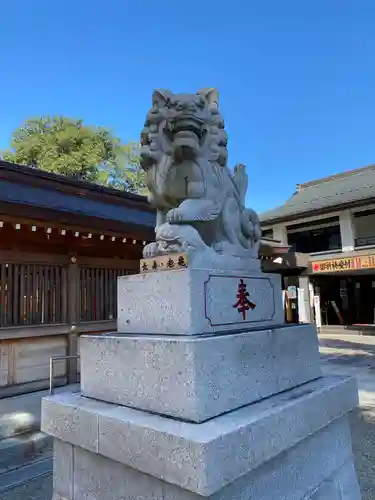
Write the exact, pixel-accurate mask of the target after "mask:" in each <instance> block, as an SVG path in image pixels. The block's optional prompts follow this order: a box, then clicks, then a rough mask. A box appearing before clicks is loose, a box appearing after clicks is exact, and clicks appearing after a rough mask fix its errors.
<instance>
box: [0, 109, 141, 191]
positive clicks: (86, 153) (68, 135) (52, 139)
mask: <svg viewBox="0 0 375 500" xmlns="http://www.w3.org/2000/svg"><path fill="white" fill-rule="evenodd" d="M3 158H4V160H6V161H9V162H12V163H18V164H21V165H28V166H32V167H34V168H37V169H40V170H45V171H47V172H53V173H57V174H62V175H66V176H67V177H70V178H74V179H80V180H86V181H91V182H95V183H98V184H101V185H104V186H110V187H115V188H117V189H125V190H126V191H130V192H140V193H142V194H144V193H145V191H146V187H145V177H144V173H143V171H142V170H141V168H140V166H139V157H138V155H137V147H136V144H135V143H128V144H123V143H122V142H121V141H120V139H118V138H117V137H115V136H114V135H113V134H112V133H111V132H110V131H109V130H107V129H104V128H101V127H92V126H87V125H85V124H84V123H83V121H82V120H74V119H71V118H66V117H63V116H53V117H38V118H33V119H30V120H27V121H26V122H25V123H24V124H23V125H22V126H21V127H20V128H18V129H16V130H15V131H14V132H13V135H12V140H11V148H10V150H9V151H6V152H5V153H4V154H3Z"/></svg>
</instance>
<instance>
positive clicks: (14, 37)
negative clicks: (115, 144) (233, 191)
mask: <svg viewBox="0 0 375 500" xmlns="http://www.w3.org/2000/svg"><path fill="white" fill-rule="evenodd" d="M1 4H2V5H1V20H2V22H1V30H0V61H1V80H0V81H1V92H0V149H2V148H5V147H6V146H7V145H8V143H9V138H10V134H11V132H12V130H13V129H14V128H15V127H17V126H18V125H19V124H20V123H21V122H22V121H23V120H24V119H25V118H28V117H31V116H35V115H41V114H63V115H66V116H71V117H76V118H83V119H84V120H85V122H87V123H88V124H97V125H102V126H106V127H109V128H111V129H113V130H114V132H115V133H116V134H117V135H118V136H119V137H121V138H122V139H123V140H124V141H127V140H134V139H138V135H139V131H140V129H141V128H142V125H143V121H144V117H145V114H146V112H147V109H148V107H149V106H150V100H151V94H152V90H153V89H154V88H155V87H161V88H170V89H171V90H174V91H187V92H189V91H192V92H193V91H196V90H198V89H199V88H201V87H210V86H215V87H217V88H218V89H219V92H220V106H221V110H222V113H223V115H224V118H225V121H226V128H227V132H228V133H229V160H230V165H231V166H233V165H234V164H235V163H237V162H242V163H245V164H246V165H247V168H248V173H249V176H250V185H249V194H248V204H249V205H251V206H253V207H254V208H255V209H257V210H259V211H263V210H265V209H267V208H272V207H273V206H275V205H278V204H281V203H282V202H283V201H284V200H285V199H287V198H288V197H289V196H290V195H291V194H292V192H293V190H294V188H295V186H296V184H297V183H300V182H304V181H308V180H312V179H314V178H317V177H322V176H326V175H330V174H333V173H336V172H340V171H344V170H349V169H352V168H357V167H361V166H364V165H367V164H370V163H373V162H375V131H374V129H375V126H374V119H375V64H374V54H375V36H374V19H375V17H374V16H375V2H374V1H373V0H310V1H301V0H283V1H281V0H253V1H248V0H231V1H224V0H221V1H220V0H216V1H214V0H200V1H197V0H189V1H186V2H183V1H179V0H133V1H131V0H127V1H126V0H106V1H104V0H79V1H78V0H74V1H73V0H61V1H51V0H33V1H30V0H13V1H8V0H3V2H1Z"/></svg>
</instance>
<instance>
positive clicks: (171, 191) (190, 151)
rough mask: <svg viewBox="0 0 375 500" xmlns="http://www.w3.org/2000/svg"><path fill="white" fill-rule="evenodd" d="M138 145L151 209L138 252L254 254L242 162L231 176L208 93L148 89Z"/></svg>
mask: <svg viewBox="0 0 375 500" xmlns="http://www.w3.org/2000/svg"><path fill="white" fill-rule="evenodd" d="M141 146H142V147H141V165H142V167H143V169H144V170H145V171H146V172H147V186H148V189H149V192H150V195H149V200H150V202H151V204H152V205H153V206H155V207H156V209H157V224H156V229H155V231H156V241H155V242H153V243H150V244H149V245H147V246H146V247H145V248H144V257H146V258H147V257H154V256H157V255H164V254H167V253H171V252H181V251H189V250H192V249H194V250H199V251H201V252H206V253H207V256H211V257H213V256H214V255H216V256H222V257H223V258H224V257H228V258H230V257H234V258H239V259H241V260H242V259H245V260H247V259H255V258H257V257H258V252H259V245H260V237H261V231H260V225H259V220H258V216H257V214H256V213H255V212H254V211H253V210H251V209H247V208H245V196H246V191H247V184H248V177H247V174H246V170H245V167H244V165H236V167H235V168H234V173H233V174H232V173H231V172H230V170H229V168H228V166H227V157H228V153H227V134H226V132H225V130H224V121H223V119H222V117H221V115H220V113H219V109H218V93H217V91H216V90H215V89H204V90H201V91H199V92H197V93H196V94H173V93H172V92H170V91H167V90H155V92H154V93H153V97H152V108H151V109H150V111H149V112H148V114H147V118H146V122H145V126H144V129H143V130H142V133H141ZM214 260H215V259H214Z"/></svg>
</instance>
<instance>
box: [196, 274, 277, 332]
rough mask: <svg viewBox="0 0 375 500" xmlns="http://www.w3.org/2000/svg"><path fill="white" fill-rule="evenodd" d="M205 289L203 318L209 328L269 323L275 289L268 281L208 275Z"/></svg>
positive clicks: (273, 306)
mask: <svg viewBox="0 0 375 500" xmlns="http://www.w3.org/2000/svg"><path fill="white" fill-rule="evenodd" d="M204 287H205V294H204V299H205V315H206V318H207V320H208V321H209V323H210V325H211V326H212V327H221V326H226V325H246V324H248V323H258V322H264V321H272V319H273V318H274V316H275V297H274V286H273V283H272V282H271V280H270V278H268V277H266V276H264V277H257V278H254V277H248V278H246V277H242V276H221V275H214V274H212V275H210V276H209V278H208V280H207V282H206V283H205V284H204Z"/></svg>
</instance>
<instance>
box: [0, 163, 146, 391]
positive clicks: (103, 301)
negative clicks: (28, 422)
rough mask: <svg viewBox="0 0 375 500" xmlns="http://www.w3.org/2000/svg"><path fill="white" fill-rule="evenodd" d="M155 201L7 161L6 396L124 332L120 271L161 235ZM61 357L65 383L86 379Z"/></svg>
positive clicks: (0, 328)
mask: <svg viewBox="0 0 375 500" xmlns="http://www.w3.org/2000/svg"><path fill="white" fill-rule="evenodd" d="M154 225H155V213H154V211H153V210H152V208H151V207H150V206H149V204H148V202H147V199H146V198H144V197H142V196H136V195H131V194H129V193H125V192H122V191H118V190H114V189H107V188H103V187H100V186H97V185H95V184H91V183H86V182H79V181H72V180H69V179H67V178H65V177H62V176H58V175H53V174H48V173H45V172H41V171H38V170H35V169H32V168H28V167H22V166H17V165H13V164H9V163H6V162H1V161H0V399H1V398H2V397H7V396H10V395H14V394H19V393H21V392H29V391H34V390H38V389H43V388H45V387H48V383H49V361H50V358H51V357H65V356H77V355H78V354H79V336H80V334H82V333H98V332H104V331H111V330H112V331H113V330H115V329H116V316H117V277H118V276H122V275H125V274H131V273H137V272H139V260H140V257H141V255H142V248H143V246H144V245H145V244H146V243H147V242H149V241H151V240H152V239H153V238H154ZM77 372H79V362H78V360H77V358H74V357H73V358H69V360H66V359H65V360H64V359H62V360H59V361H56V366H55V376H56V381H55V382H56V384H59V385H62V384H65V383H66V382H74V381H76V380H77Z"/></svg>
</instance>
